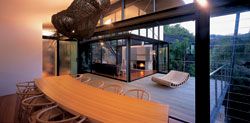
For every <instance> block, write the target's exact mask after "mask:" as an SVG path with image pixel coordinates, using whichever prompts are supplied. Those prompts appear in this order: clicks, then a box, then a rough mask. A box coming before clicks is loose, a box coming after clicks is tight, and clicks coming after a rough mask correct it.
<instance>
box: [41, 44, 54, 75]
mask: <svg viewBox="0 0 250 123" xmlns="http://www.w3.org/2000/svg"><path fill="white" fill-rule="evenodd" d="M56 47H57V43H56V41H55V40H49V39H43V77H46V76H55V75H56V57H57V56H56V51H57V49H56Z"/></svg>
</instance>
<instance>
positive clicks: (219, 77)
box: [210, 64, 231, 123]
mask: <svg viewBox="0 0 250 123" xmlns="http://www.w3.org/2000/svg"><path fill="white" fill-rule="evenodd" d="M229 67H230V66H229V65H228V64H226V65H222V66H220V67H219V68H217V69H216V70H214V71H213V72H211V73H210V85H211V84H214V86H210V87H214V88H210V103H211V104H210V106H211V107H210V108H211V109H212V110H211V112H210V117H211V123H214V122H215V121H216V118H217V116H218V114H219V113H220V109H221V106H222V103H223V100H224V98H225V96H226V93H227V90H228V88H229V84H230V81H231V69H230V68H229ZM213 89H214V90H213ZM213 92H214V93H213ZM212 97H214V98H212ZM213 99H214V100H213ZM212 101H214V105H213V103H212Z"/></svg>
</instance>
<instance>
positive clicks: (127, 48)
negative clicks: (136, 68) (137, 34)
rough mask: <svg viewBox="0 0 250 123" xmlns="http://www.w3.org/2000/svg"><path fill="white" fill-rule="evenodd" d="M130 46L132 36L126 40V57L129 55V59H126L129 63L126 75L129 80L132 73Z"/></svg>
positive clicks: (128, 80) (129, 80)
mask: <svg viewBox="0 0 250 123" xmlns="http://www.w3.org/2000/svg"><path fill="white" fill-rule="evenodd" d="M130 46H131V39H130V38H128V40H127V41H126V57H127V59H126V63H127V65H126V76H127V82H131V77H130V75H131V71H130V61H131V57H130V56H131V54H130V53H131V51H130V50H131V49H130Z"/></svg>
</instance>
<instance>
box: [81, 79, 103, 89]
mask: <svg viewBox="0 0 250 123" xmlns="http://www.w3.org/2000/svg"><path fill="white" fill-rule="evenodd" d="M85 83H86V84H88V85H90V86H93V87H96V88H103V86H104V82H103V81H99V80H98V81H96V80H95V81H88V82H85Z"/></svg>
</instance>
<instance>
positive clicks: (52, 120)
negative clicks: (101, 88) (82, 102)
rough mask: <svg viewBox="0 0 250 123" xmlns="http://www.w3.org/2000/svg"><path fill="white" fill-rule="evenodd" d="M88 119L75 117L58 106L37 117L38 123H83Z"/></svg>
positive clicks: (40, 113) (42, 112) (45, 110)
mask: <svg viewBox="0 0 250 123" xmlns="http://www.w3.org/2000/svg"><path fill="white" fill-rule="evenodd" d="M86 119H87V118H86V117H84V116H83V117H81V116H80V115H73V114H71V113H69V112H67V111H65V110H63V109H62V108H60V107H59V106H58V105H55V106H52V107H49V108H46V109H44V110H42V111H40V112H39V113H38V114H37V115H36V122H37V123H75V122H77V123H82V122H84V121H85V120H86Z"/></svg>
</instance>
